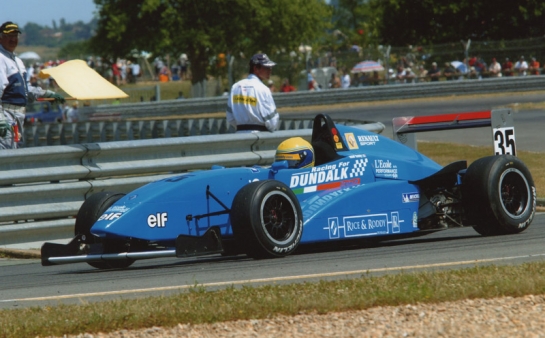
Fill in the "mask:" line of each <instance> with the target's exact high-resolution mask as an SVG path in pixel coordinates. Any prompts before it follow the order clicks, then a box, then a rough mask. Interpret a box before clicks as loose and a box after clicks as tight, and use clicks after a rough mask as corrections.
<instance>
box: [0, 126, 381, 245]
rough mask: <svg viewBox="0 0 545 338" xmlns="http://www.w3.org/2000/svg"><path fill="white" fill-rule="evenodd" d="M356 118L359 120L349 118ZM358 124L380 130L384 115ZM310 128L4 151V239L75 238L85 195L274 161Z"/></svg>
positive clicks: (0, 155)
mask: <svg viewBox="0 0 545 338" xmlns="http://www.w3.org/2000/svg"><path fill="white" fill-rule="evenodd" d="M350 124H353V123H350ZM358 127H360V128H363V129H367V130H370V131H374V132H382V130H383V129H384V125H382V124H381V123H372V124H362V125H359V126H358ZM311 133H312V131H311V129H299V130H288V131H278V132H274V133H248V134H227V135H201V136H193V137H173V138H163V139H153V140H136V141H118V142H106V143H84V144H74V145H59V146H50V147H34V148H21V149H14V150H11V149H10V150H3V151H2V152H0V245H7V244H15V243H22V242H30V241H45V240H52V239H59V238H69V237H71V236H72V235H73V234H72V232H73V226H74V216H75V215H76V214H77V211H78V210H79V208H80V206H81V204H82V203H83V201H84V200H85V198H86V197H87V196H89V195H90V194H92V193H95V192H99V191H107V190H111V191H118V192H129V191H131V190H134V189H135V188H137V187H139V186H142V185H144V184H146V183H149V182H152V181H155V180H158V179H161V178H164V177H167V176H170V175H172V174H174V173H178V172H185V171H188V170H197V169H209V168H210V167H211V166H212V165H214V164H221V165H224V166H226V167H234V166H250V165H269V164H271V163H272V162H273V159H274V154H275V151H276V148H277V146H278V144H280V142H282V141H284V140H285V139H287V138H289V137H294V136H302V137H304V138H306V139H307V140H310V137H311Z"/></svg>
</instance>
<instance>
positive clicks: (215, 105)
mask: <svg viewBox="0 0 545 338" xmlns="http://www.w3.org/2000/svg"><path fill="white" fill-rule="evenodd" d="M544 88H545V75H534V76H514V77H502V78H491V79H482V80H462V81H439V82H425V83H415V84H395V85H381V86H366V87H359V88H348V89H342V90H341V89H338V90H322V91H298V92H292V93H277V94H274V100H275V103H276V106H277V107H278V108H285V107H301V106H312V105H331V104H336V103H352V102H364V101H385V100H397V99H409V98H421V97H436V96H449V95H467V94H484V93H502V92H523V91H531V90H543V89H544ZM226 106H227V98H226V97H225V96H218V97H207V98H203V99H186V100H166V101H160V102H140V103H130V104H121V105H101V106H97V107H89V108H87V109H82V110H80V120H81V121H96V120H104V119H112V118H117V119H119V120H126V119H129V118H134V119H142V118H149V117H150V116H153V117H165V116H183V115H190V114H199V113H217V112H225V108H226Z"/></svg>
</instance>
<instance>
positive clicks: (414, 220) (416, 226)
mask: <svg viewBox="0 0 545 338" xmlns="http://www.w3.org/2000/svg"><path fill="white" fill-rule="evenodd" d="M413 228H418V215H417V214H416V211H415V212H413Z"/></svg>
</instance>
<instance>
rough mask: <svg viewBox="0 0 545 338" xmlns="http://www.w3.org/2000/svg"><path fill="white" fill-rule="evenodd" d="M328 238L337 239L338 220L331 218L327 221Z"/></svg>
mask: <svg viewBox="0 0 545 338" xmlns="http://www.w3.org/2000/svg"><path fill="white" fill-rule="evenodd" d="M327 224H328V229H329V238H339V236H340V235H339V233H340V232H339V218H338V217H331V218H328V219H327Z"/></svg>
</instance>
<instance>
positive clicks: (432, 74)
mask: <svg viewBox="0 0 545 338" xmlns="http://www.w3.org/2000/svg"><path fill="white" fill-rule="evenodd" d="M428 77H429V78H430V81H439V78H440V77H441V69H439V68H437V62H432V64H431V68H430V70H428Z"/></svg>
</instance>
